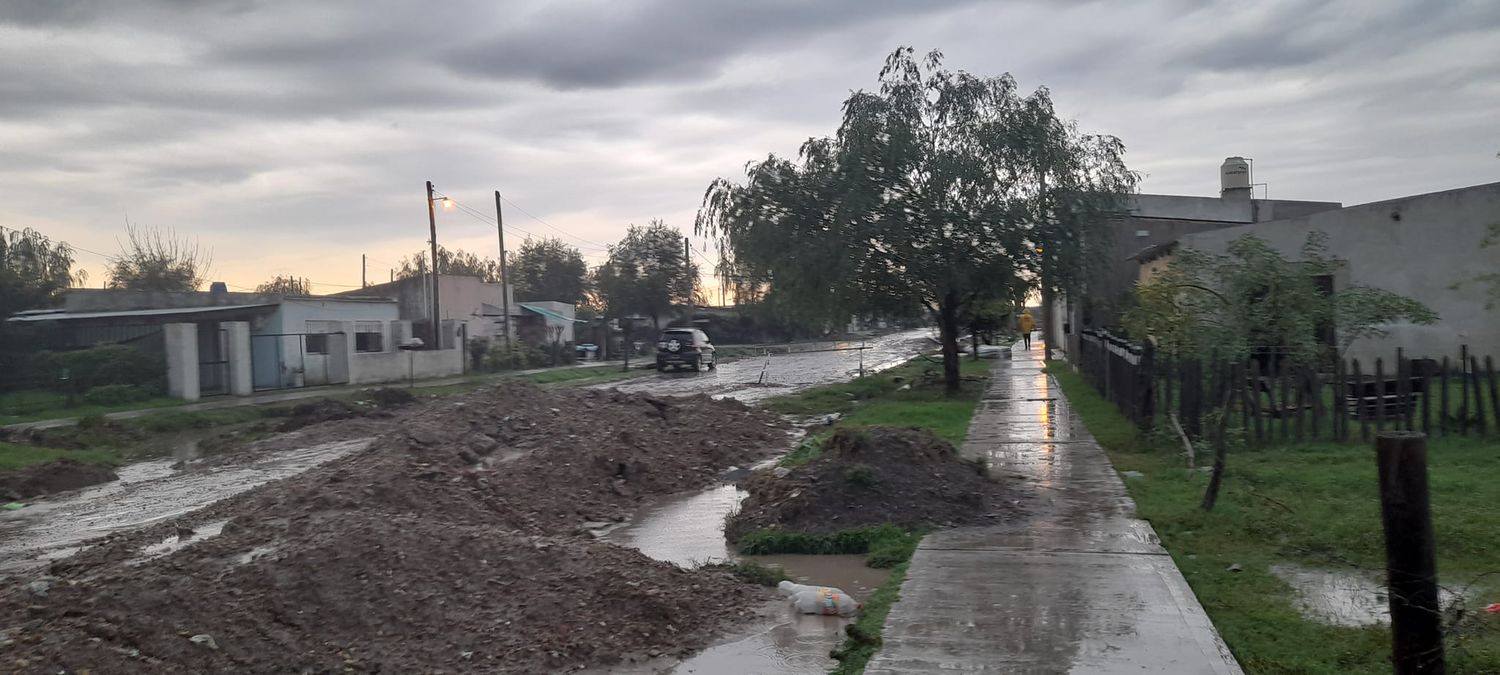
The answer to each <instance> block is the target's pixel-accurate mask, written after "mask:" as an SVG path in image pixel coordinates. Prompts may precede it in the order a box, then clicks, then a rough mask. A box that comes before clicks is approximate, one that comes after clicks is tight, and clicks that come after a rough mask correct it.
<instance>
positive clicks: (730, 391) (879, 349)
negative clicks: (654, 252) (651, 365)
mask: <svg viewBox="0 0 1500 675" xmlns="http://www.w3.org/2000/svg"><path fill="white" fill-rule="evenodd" d="M931 332H932V331H930V330H928V329H925V328H924V329H920V330H911V331H903V332H900V333H892V334H890V335H883V336H881V337H878V338H871V339H870V340H868V341H866V342H864V343H863V344H864V345H865V346H866V347H867V349H865V350H863V351H864V368H865V372H877V371H881V370H885V369H887V368H892V367H895V366H898V365H900V364H902V363H903V362H905V361H906V360H907V359H910V358H911V357H913V356H915V355H916V354H917V353H918V352H920V351H926V350H930V349H931V348H932V347H933V343H932V341H931V340H929V339H928V335H929V334H931ZM860 344H861V343H860V342H859V341H853V342H829V343H826V344H822V345H818V346H817V348H818V349H820V350H821V351H807V352H801V353H793V354H772V355H771V357H770V362H769V365H767V359H766V358H765V357H750V358H743V359H739V360H736V361H731V362H728V363H723V364H720V365H719V367H718V369H716V370H710V371H704V372H696V373H695V372H670V371H669V372H666V373H658V374H656V375H651V376H648V377H642V378H638V379H634V380H630V381H629V382H623V383H619V382H617V383H610V384H602V385H599V388H601V389H610V388H617V389H620V390H621V391H630V392H649V393H652V394H657V395H670V396H687V395H690V394H708V395H709V396H712V397H714V398H735V399H739V400H741V401H744V402H746V403H753V402H756V401H760V400H762V399H767V398H770V397H772V396H780V395H782V394H788V393H791V392H794V391H797V390H799V389H806V388H808V387H812V386H816V385H820V384H829V383H833V382H842V381H845V380H849V379H852V378H854V377H855V376H856V375H858V374H859V368H860V351H858V350H855V349H851V348H853V347H859V346H860ZM804 347H805V346H804ZM835 349H837V350H842V351H833V350H835ZM647 358H650V357H647ZM762 371H764V373H765V377H764V379H763V380H762V377H761V373H762Z"/></svg>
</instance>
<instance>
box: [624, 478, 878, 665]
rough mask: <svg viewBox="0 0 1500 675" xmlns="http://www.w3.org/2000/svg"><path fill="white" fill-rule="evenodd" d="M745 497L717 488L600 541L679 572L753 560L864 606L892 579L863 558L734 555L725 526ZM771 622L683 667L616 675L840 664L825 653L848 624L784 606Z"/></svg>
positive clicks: (668, 504)
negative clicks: (829, 588) (845, 594)
mask: <svg viewBox="0 0 1500 675" xmlns="http://www.w3.org/2000/svg"><path fill="white" fill-rule="evenodd" d="M744 498H745V492H744V491H743V490H741V489H739V488H738V487H736V486H734V485H720V486H717V487H714V488H710V489H708V490H705V491H703V492H699V493H695V494H689V495H684V496H681V497H678V498H675V499H670V500H667V501H665V502H663V503H661V504H658V505H656V506H652V507H649V508H646V509H643V510H642V511H641V512H640V513H639V514H637V515H636V516H635V517H634V518H632V519H631V521H630V523H629V524H628V525H626V526H625V527H621V528H619V529H617V530H614V531H613V532H610V533H608V534H606V535H605V536H604V540H605V541H610V542H613V543H616V544H620V545H622V546H630V547H633V548H636V549H639V550H640V551H641V552H642V553H645V554H646V555H648V556H651V557H652V558H656V559H657V560H664V561H667V562H672V563H676V564H678V565H681V566H683V567H694V566H697V565H700V564H703V563H705V562H712V561H722V560H748V561H754V562H758V563H760V564H763V565H766V566H770V567H779V568H781V569H782V570H783V571H785V572H786V573H787V575H788V576H790V577H792V579H793V580H795V581H797V582H798V583H803V584H814V585H823V586H836V587H839V588H842V589H843V590H845V591H847V592H848V593H850V594H851V595H853V596H854V597H855V598H856V599H858V600H861V601H863V600H864V599H866V598H868V597H869V596H870V593H872V592H874V590H875V589H876V588H878V587H879V586H880V585H881V584H882V583H884V582H885V580H886V577H888V576H889V575H890V572H889V571H888V570H877V569H871V568H869V567H866V566H865V562H864V560H865V557H864V556H863V555H764V556H739V555H735V554H734V553H733V552H732V551H731V550H730V548H729V545H728V544H727V543H726V542H725V541H724V519H725V518H726V517H727V516H728V515H729V514H730V513H733V512H734V510H735V509H736V508H738V506H739V503H740V500H742V499H744ZM768 617H769V618H768V619H767V620H765V621H762V622H760V623H757V624H754V625H752V626H750V627H749V628H748V629H747V630H746V631H745V632H744V633H742V634H740V635H736V636H732V637H731V638H729V639H728V640H726V641H724V642H722V643H720V644H717V645H714V646H712V647H709V648H708V649H705V650H703V651H702V652H700V653H698V654H695V655H694V656H692V657H691V658H689V659H687V660H685V661H682V662H681V663H678V664H675V665H670V664H668V665H653V664H646V665H645V666H641V667H635V668H627V669H623V670H616V671H614V672H617V673H641V674H644V673H664V672H670V673H772V674H777V675H803V674H811V673H826V672H828V671H829V670H831V669H832V668H833V667H834V666H835V665H836V664H837V662H835V661H834V660H833V659H832V658H830V657H829V656H828V652H829V651H831V650H832V649H834V648H835V647H838V646H839V645H840V644H841V643H842V642H843V639H844V626H846V625H848V624H849V623H851V622H852V621H853V619H850V618H841V617H837V616H809V615H801V614H795V613H792V612H791V611H790V610H789V609H788V608H787V607H786V605H785V603H782V602H777V603H775V606H774V607H772V608H770V610H769V611H768Z"/></svg>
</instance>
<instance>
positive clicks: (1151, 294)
mask: <svg viewBox="0 0 1500 675" xmlns="http://www.w3.org/2000/svg"><path fill="white" fill-rule="evenodd" d="M1340 267H1342V262H1341V261H1339V260H1338V259H1336V258H1334V257H1332V256H1331V255H1330V254H1329V252H1328V244H1327V236H1326V235H1324V234H1323V233H1321V232H1313V233H1310V234H1309V235H1308V237H1307V241H1306V243H1304V244H1303V247H1302V251H1301V255H1300V256H1299V257H1298V258H1297V259H1288V258H1286V257H1284V256H1283V255H1282V254H1281V253H1280V252H1278V251H1277V250H1276V249H1274V248H1272V247H1271V245H1270V244H1268V243H1266V241H1265V240H1263V239H1260V238H1257V237H1255V236H1253V235H1246V236H1244V237H1240V238H1239V239H1236V240H1234V241H1233V242H1230V244H1229V247H1228V249H1227V251H1226V253H1225V255H1211V254H1208V253H1205V252H1202V251H1198V250H1194V249H1182V250H1180V251H1178V253H1177V255H1176V256H1175V257H1174V258H1173V259H1172V262H1171V263H1169V264H1168V265H1167V268H1166V269H1165V270H1163V271H1162V272H1161V273H1160V274H1158V275H1157V276H1156V277H1154V278H1152V280H1151V281H1149V282H1146V283H1144V284H1141V285H1140V286H1138V287H1137V291H1136V293H1137V295H1138V297H1139V304H1138V305H1137V306H1136V307H1135V308H1134V309H1132V310H1130V311H1129V312H1128V313H1127V314H1126V315H1125V325H1126V328H1127V329H1128V330H1129V331H1130V333H1131V334H1132V335H1138V336H1150V337H1151V338H1153V339H1154V340H1156V343H1157V345H1158V346H1159V348H1161V349H1163V350H1165V351H1167V352H1169V353H1172V354H1180V355H1184V356H1192V357H1196V358H1199V359H1203V360H1207V359H1210V358H1213V357H1217V358H1221V359H1231V360H1240V359H1244V358H1247V357H1249V356H1251V355H1252V354H1255V353H1257V352H1259V351H1261V350H1262V349H1264V348H1267V347H1275V348H1279V349H1281V350H1284V353H1286V354H1288V356H1290V358H1292V359H1293V360H1294V361H1296V362H1298V363H1303V364H1315V363H1317V362H1318V361H1319V360H1321V359H1323V358H1324V357H1326V356H1329V354H1328V353H1327V349H1328V346H1327V345H1324V344H1322V343H1321V342H1320V341H1319V338H1318V333H1319V332H1320V331H1321V330H1325V329H1326V328H1328V327H1336V328H1337V333H1338V340H1337V345H1336V348H1337V349H1338V350H1339V351H1340V352H1342V351H1343V350H1344V349H1346V348H1348V346H1349V344H1350V343H1351V342H1353V341H1354V340H1357V339H1359V338H1366V337H1379V336H1383V335H1385V334H1386V331H1385V328H1384V327H1385V326H1386V325H1388V324H1390V323H1392V322H1396V321H1410V322H1412V323H1417V324H1431V323H1433V322H1435V321H1436V320H1437V315H1436V314H1434V313H1433V312H1432V310H1430V309H1428V308H1427V306H1426V305H1423V304H1422V303H1420V302H1417V301H1416V300H1413V299H1411V298H1407V297H1405V296H1402V295H1398V294H1396V293H1392V292H1390V291H1385V290H1381V289H1378V288H1372V287H1369V286H1358V285H1355V286H1349V287H1346V288H1342V289H1337V290H1334V291H1332V292H1328V291H1327V290H1326V289H1324V288H1321V287H1320V285H1319V281H1318V280H1319V277H1328V276H1330V275H1332V274H1334V273H1335V272H1336V271H1337V270H1338V269H1339V268H1340Z"/></svg>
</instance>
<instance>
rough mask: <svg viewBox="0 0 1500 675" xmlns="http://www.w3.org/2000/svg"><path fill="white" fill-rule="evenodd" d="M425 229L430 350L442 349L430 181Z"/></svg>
mask: <svg viewBox="0 0 1500 675" xmlns="http://www.w3.org/2000/svg"><path fill="white" fill-rule="evenodd" d="M427 228H428V229H429V230H431V233H432V267H431V269H430V270H429V274H430V275H431V276H432V349H442V348H443V338H442V327H441V323H442V319H441V317H442V314H440V313H439V312H438V243H437V213H436V212H434V211H433V209H432V181H427Z"/></svg>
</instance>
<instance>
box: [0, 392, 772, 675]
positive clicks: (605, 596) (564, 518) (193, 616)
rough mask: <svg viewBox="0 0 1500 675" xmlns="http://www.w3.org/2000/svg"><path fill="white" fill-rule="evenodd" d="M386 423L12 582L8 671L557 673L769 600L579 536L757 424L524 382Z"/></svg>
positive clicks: (705, 574) (764, 436) (725, 405)
mask: <svg viewBox="0 0 1500 675" xmlns="http://www.w3.org/2000/svg"><path fill="white" fill-rule="evenodd" d="M392 423H393V427H394V428H393V430H392V431H391V432H390V433H388V434H386V435H385V436H383V437H382V438H380V439H379V440H377V441H376V442H375V443H374V444H373V445H371V447H370V448H369V449H367V450H364V451H360V452H356V453H355V454H353V455H350V456H348V457H345V458H343V459H339V460H335V461H333V462H330V463H328V464H325V465H323V466H321V467H318V468H315V469H313V470H311V471H309V472H307V473H304V474H301V475H299V476H296V477H293V478H290V479H286V480H282V481H278V482H274V483H270V484H267V485H265V486H262V487H260V488H257V489H255V490H251V491H250V492H247V493H245V494H243V495H240V496H238V497H235V498H232V499H229V500H226V501H224V502H220V503H218V504H215V505H213V506H211V507H209V508H207V509H204V510H203V511H200V512H198V513H196V514H193V515H192V516H191V517H190V518H185V519H184V520H183V521H181V522H178V523H163V524H161V525H159V526H156V527H153V528H148V529H146V530H141V531H137V532H133V533H129V534H124V535H118V536H115V537H113V538H112V539H110V540H107V541H104V542H101V543H99V544H97V545H95V546H93V547H90V548H89V549H86V550H85V551H83V552H81V553H79V554H77V555H75V556H74V557H72V558H68V559H65V560H62V561H58V562H57V563H54V564H53V565H52V567H51V569H50V572H51V574H52V575H54V576H53V577H52V578H48V579H39V580H31V582H30V583H20V584H17V585H16V586H14V587H12V588H7V589H4V590H3V591H0V613H7V615H12V616H17V617H21V620H18V621H17V622H14V623H11V624H8V625H7V626H5V627H3V628H0V632H3V633H4V634H0V643H4V642H5V641H7V640H9V641H12V644H11V645H10V646H9V647H7V648H6V650H5V656H4V658H5V659H7V660H15V665H16V666H17V667H18V669H19V670H21V671H22V672H57V671H58V670H59V669H65V670H68V671H69V672H72V671H75V670H80V669H84V668H93V669H95V670H99V671H101V672H103V671H108V672H225V671H247V670H248V671H258V672H308V671H311V672H331V671H334V670H354V671H379V672H470V671H473V672H507V673H508V672H528V673H529V672H559V671H563V670H572V669H576V668H580V667H590V666H596V667H597V666H609V665H613V664H616V663H619V662H621V661H622V660H627V661H629V660H635V659H644V658H647V657H650V656H654V655H657V654H666V655H672V654H682V653H686V652H689V651H692V650H695V649H698V648H701V647H703V646H705V645H706V644H708V642H709V641H711V640H712V639H713V638H714V637H715V636H716V635H717V634H718V633H719V631H720V630H721V629H723V628H724V627H726V626H727V625H728V624H729V623H730V622H736V621H740V620H743V619H745V618H748V617H749V616H751V615H752V614H753V613H754V610H755V609H756V608H757V607H758V606H759V604H760V603H759V602H758V601H759V600H761V599H764V598H765V597H766V594H767V593H768V592H767V591H766V590H765V589H761V588H759V587H754V586H750V585H747V584H744V583H743V582H740V581H737V580H734V579H732V578H730V577H728V576H727V575H725V574H723V573H722V572H710V571H685V570H682V569H680V568H678V567H676V566H674V565H671V564H668V563H662V562H658V561H654V560H651V559H650V558H647V557H646V556H644V555H642V554H640V553H638V552H636V551H634V550H631V549H626V548H621V547H618V546H614V545H612V544H606V543H601V542H595V541H593V538H592V537H591V536H589V535H588V534H586V533H585V532H584V530H583V529H582V528H581V526H582V525H583V523H584V522H585V521H601V520H602V521H608V520H617V519H622V518H623V517H624V516H625V515H626V514H627V513H629V512H630V511H631V510H633V509H634V508H636V506H637V505H639V504H640V503H641V502H642V501H643V500H645V499H647V498H650V497H657V496H661V495H665V494H668V493H672V492H678V491H681V490H685V489H695V488H700V487H702V486H704V485H705V484H708V483H711V482H712V481H713V479H714V478H715V477H716V476H717V475H718V474H719V473H720V472H722V471H723V470H724V469H726V468H728V467H729V466H734V465H737V466H745V465H747V464H749V463H752V462H754V461H756V460H757V459H760V458H763V457H766V456H769V455H771V454H773V453H774V452H776V451H779V450H782V449H784V448H785V446H786V444H787V435H786V429H785V428H784V425H783V424H782V423H781V422H780V421H779V420H777V419H775V418H773V417H770V416H768V415H766V414H765V413H761V412H757V411H753V410H751V409H749V408H746V407H745V406H743V405H741V404H738V403H735V402H721V401H713V400H710V399H708V398H706V397H696V398H690V399H657V398H653V397H650V396H642V395H630V394H623V393H619V392H611V391H597V390H574V389H542V388H539V387H534V386H529V385H521V384H510V385H504V386H500V387H496V388H491V389H486V390H480V391H478V392H476V393H474V394H472V395H467V396H460V397H449V398H445V399H441V400H437V401H431V402H425V403H421V404H417V405H414V406H411V407H410V408H408V409H406V410H404V411H403V412H402V413H400V414H399V415H398V416H397V417H396V418H394V419H393V420H392ZM221 519H228V522H227V523H225V524H224V525H223V530H222V532H221V533H220V534H218V535H217V536H213V537H209V538H204V539H202V540H201V541H195V542H194V541H193V539H192V538H193V536H194V535H193V534H192V532H191V530H192V528H193V527H194V526H197V525H202V524H205V523H207V522H209V521H212V520H221ZM183 537H186V538H187V540H188V541H190V542H192V543H190V544H189V545H187V546H185V547H183V548H181V549H179V550H176V551H175V552H171V553H169V554H167V555H163V556H160V557H156V558H150V557H148V556H147V555H146V554H145V550H146V548H147V547H148V545H151V544H155V543H159V542H162V541H168V540H175V539H177V538H183ZM39 583H40V584H42V585H43V586H44V588H43V589H42V592H41V593H38V592H37V589H38V584H39ZM201 636H207V637H201ZM7 665H11V664H9V663H8V664H7Z"/></svg>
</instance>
